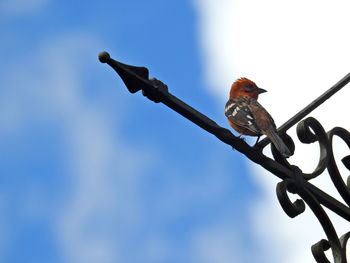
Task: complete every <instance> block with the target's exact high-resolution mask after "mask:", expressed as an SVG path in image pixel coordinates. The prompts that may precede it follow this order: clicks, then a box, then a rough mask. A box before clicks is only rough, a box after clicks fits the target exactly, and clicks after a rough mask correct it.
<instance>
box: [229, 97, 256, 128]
mask: <svg viewBox="0 0 350 263" xmlns="http://www.w3.org/2000/svg"><path fill="white" fill-rule="evenodd" d="M249 103H250V101H249V99H242V98H240V99H239V100H236V99H230V100H229V101H228V102H227V103H226V106H225V116H226V117H227V118H228V119H229V120H230V121H231V122H233V123H234V124H236V125H238V126H241V127H244V128H246V129H248V130H250V131H252V132H254V133H256V134H261V129H260V128H259V126H258V125H257V123H256V120H255V118H254V115H253V114H252V112H251V109H250V105H249Z"/></svg>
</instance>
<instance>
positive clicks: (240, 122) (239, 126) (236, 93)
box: [225, 78, 291, 157]
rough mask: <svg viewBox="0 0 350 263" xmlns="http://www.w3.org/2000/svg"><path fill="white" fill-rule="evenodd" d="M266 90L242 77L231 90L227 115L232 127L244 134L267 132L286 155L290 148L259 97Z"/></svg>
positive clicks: (287, 155)
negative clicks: (280, 135) (260, 102)
mask: <svg viewBox="0 0 350 263" xmlns="http://www.w3.org/2000/svg"><path fill="white" fill-rule="evenodd" d="M264 92H266V90H264V89H261V88H259V87H258V86H257V85H256V84H255V83H254V82H253V81H251V80H249V79H247V78H240V79H238V80H237V81H236V82H234V83H233V84H232V86H231V90H230V98H229V100H228V102H227V103H226V106H225V115H226V117H227V118H228V122H229V124H230V125H231V127H232V128H233V129H234V130H236V131H237V132H238V133H240V134H242V135H249V136H258V139H257V141H256V143H257V142H258V140H259V138H260V136H261V135H262V134H265V135H266V136H267V137H268V138H269V139H270V140H271V142H272V143H273V144H274V145H275V147H276V148H277V150H278V151H279V152H280V153H281V154H282V155H283V156H285V157H289V156H290V155H291V152H290V150H289V149H288V147H287V146H286V145H285V144H284V142H283V141H282V139H281V138H280V137H279V135H278V134H277V130H276V125H275V122H274V121H273V119H272V117H271V115H270V114H269V113H268V112H267V111H266V110H265V109H264V107H263V106H261V105H260V104H259V103H258V101H257V99H258V96H259V94H261V93H264Z"/></svg>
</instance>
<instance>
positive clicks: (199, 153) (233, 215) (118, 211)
mask: <svg viewBox="0 0 350 263" xmlns="http://www.w3.org/2000/svg"><path fill="white" fill-rule="evenodd" d="M349 8H350V4H349V3H348V2H347V1H345V0H344V1H341V0H336V1H330V0H329V1H326V0H325V1H315V0H308V1H301V0H296V1H293V2H290V1H277V0H267V1H258V0H249V1H247V0H244V1H243V0H235V1H229V0H166V1H165V0H148V1H141V0H130V1H119V0H117V1H108V0H102V1H99V2H98V3H96V2H95V1H73V2H72V1H67V0H62V1H54V0H2V1H1V2H0V34H1V36H2V41H1V42H0V58H1V61H2V62H3V63H1V64H0V72H1V73H0V92H1V93H0V94H1V96H0V156H1V158H0V171H1V175H2V176H1V184H0V231H1V233H2V234H1V236H0V260H1V261H2V262H13V263H17V262H36V263H40V262H53V263H83V262H84V263H95V262H101V263H115V262H126V263H128V262H140V263H147V262H170V263H171V262H184V263H186V262H191V263H192V262H193V263H196V262H198V263H202V262H203V263H212V262H222V263H226V262H262V263H274V262H286V263H292V262H313V258H312V255H311V251H310V247H311V245H312V244H314V243H316V242H318V241H319V240H320V239H322V238H325V236H324V233H323V231H322V229H321V227H320V225H319V224H318V222H317V219H316V218H315V217H314V216H313V215H312V213H311V212H310V210H309V209H307V211H306V212H305V213H303V214H302V215H300V216H298V217H297V218H295V219H290V218H289V217H288V216H287V215H286V214H285V213H284V212H283V210H282V209H281V207H280V206H279V204H278V201H277V198H276V195H275V187H276V184H277V183H278V179H277V178H276V177H275V176H274V175H272V174H269V173H268V172H266V171H264V170H263V169H262V168H260V167H259V166H257V165H255V164H253V163H252V162H250V161H249V160H247V159H246V158H245V157H244V156H243V155H242V154H240V153H239V152H237V151H233V150H232V149H231V148H230V147H229V146H227V145H224V144H223V143H221V142H220V141H218V140H217V139H216V138H215V137H214V136H212V135H210V134H207V133H206V132H204V131H203V130H201V129H200V128H198V127H196V126H195V125H194V124H192V123H191V122H189V121H188V120H186V119H184V118H183V117H181V116H180V115H178V114H176V113H175V112H173V111H171V110H170V109H168V108H167V107H166V106H164V105H162V104H156V103H153V102H151V101H149V100H147V99H146V98H145V97H143V96H142V94H141V93H140V92H139V93H136V94H130V93H128V91H127V89H126V88H125V86H124V84H123V83H122V81H121V80H120V79H119V77H118V76H117V75H116V73H115V72H114V71H113V70H112V69H111V68H109V67H108V66H106V65H105V64H101V63H100V62H99V61H98V59H97V55H98V53H99V52H101V51H104V50H105V51H108V52H109V53H110V54H111V56H112V57H113V58H114V59H116V60H118V61H121V62H123V63H126V64H130V65H136V66H145V67H147V68H148V69H149V71H150V77H156V78H157V79H160V80H161V81H163V82H164V83H166V84H167V85H168V87H169V91H170V92H171V93H172V94H174V95H175V96H177V97H178V98H180V99H182V100H184V101H185V102H186V103H188V104H190V105H191V106H193V107H195V108H196V109H198V110H199V111H201V112H202V113H204V114H206V115H207V116H208V117H210V118H212V119H213V120H215V121H216V122H217V123H218V124H219V125H222V126H224V127H228V124H227V121H226V119H225V116H224V114H223V108H224V105H225V102H226V100H227V93H228V90H229V87H230V85H231V83H232V82H233V81H234V80H235V79H237V78H239V77H242V76H245V77H248V78H251V79H252V80H254V81H255V82H256V83H257V84H258V86H260V87H261V88H264V89H266V90H268V93H266V95H265V94H264V95H263V96H261V98H259V101H260V102H261V103H262V104H263V105H264V106H265V107H266V108H267V109H268V110H269V112H270V113H271V114H272V116H273V117H274V119H275V121H276V123H277V125H281V124H282V123H283V122H284V121H286V120H287V119H288V118H290V117H291V116H292V115H293V114H295V113H296V112H297V111H299V110H300V109H301V108H302V107H304V106H305V105H307V104H308V103H309V102H311V101H312V100H313V99H315V98H316V97H317V96H318V95H319V94H321V93H322V92H324V91H325V90H327V89H328V88H329V87H330V86H332V85H333V84H334V83H336V82H337V81H338V80H339V79H341V78H342V77H343V76H344V75H346V74H347V73H348V72H349V71H350V70H349V69H350V53H349V52H348V46H349V44H350V37H349V36H348V34H346V32H347V30H348V29H347V25H348V24H349V22H350V21H349V20H350V18H349V17H348V15H347V10H349ZM348 96H350V91H348V88H347V87H345V88H344V89H343V90H342V91H340V92H339V94H336V95H335V96H334V97H333V98H332V99H330V100H329V101H327V102H326V103H324V104H323V105H322V106H321V107H320V108H319V109H317V110H316V111H315V112H313V113H312V116H314V117H316V118H317V119H318V120H319V121H320V122H321V123H322V125H323V126H324V127H325V129H326V130H329V129H331V128H333V127H334V126H341V127H344V128H348V127H350V122H349V120H348V119H347V118H344V116H346V109H347V107H346V98H347V97H348ZM334 106H336V107H334ZM290 135H291V136H292V137H293V138H294V139H295V142H296V145H297V146H296V154H295V156H293V157H291V159H290V160H291V162H292V163H294V164H296V165H299V166H300V167H301V168H302V169H303V170H304V171H306V172H311V171H312V170H313V169H314V167H315V165H316V164H317V158H318V152H317V151H318V149H317V146H316V145H302V144H301V143H300V142H299V141H298V139H297V138H296V135H295V128H292V129H291V131H290ZM335 140H336V139H335ZM247 141H248V142H249V143H253V140H250V139H247ZM337 142H338V144H337V146H336V149H337V150H338V151H337V152H339V154H337V155H336V156H339V157H342V156H344V155H345V154H346V151H347V149H346V146H345V144H344V143H342V142H341V141H340V140H337ZM266 154H269V152H268V151H267V152H266ZM342 171H343V172H344V174H347V171H345V169H342ZM314 181H315V184H316V185H318V186H319V187H320V188H321V189H323V190H325V191H327V192H330V193H332V194H334V195H335V196H336V197H338V195H337V193H336V191H335V190H334V187H332V184H331V182H330V180H329V179H328V178H327V175H326V174H324V175H322V176H320V178H317V179H315V180H314ZM292 198H294V197H292ZM329 214H330V216H331V217H332V219H333V220H334V222H335V225H336V226H337V230H338V231H339V232H338V235H339V236H341V235H342V234H344V233H345V232H346V231H348V229H349V228H348V226H349V223H348V222H345V221H344V220H342V219H339V218H337V217H335V216H334V215H333V214H332V213H329ZM327 255H328V256H329V257H330V258H331V255H330V254H329V253H328V254H327Z"/></svg>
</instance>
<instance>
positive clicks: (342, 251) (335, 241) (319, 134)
mask: <svg viewBox="0 0 350 263" xmlns="http://www.w3.org/2000/svg"><path fill="white" fill-rule="evenodd" d="M99 60H100V62H102V63H107V64H108V65H109V66H111V67H112V68H113V69H114V70H115V71H116V72H117V73H118V74H119V76H120V77H121V79H122V80H123V82H124V83H125V85H126V87H127V88H128V90H129V91H130V92H131V93H136V92H137V91H139V90H142V94H143V95H144V96H145V97H147V98H148V99H150V100H152V101H154V102H156V103H159V102H161V103H163V104H165V105H166V106H168V107H169V108H171V109H173V110H174V111H176V112H177V113H179V114H181V115H182V116H184V117H185V118H187V119H188V120H190V121H191V122H193V123H195V124H196V125H198V126H199V127H201V128H202V129H204V130H205V131H207V132H209V133H211V134H213V135H214V136H216V137H217V138H218V139H219V140H221V141H222V142H224V143H226V144H228V145H230V146H232V148H234V149H236V150H237V151H239V152H241V153H243V154H244V155H245V156H246V157H248V158H249V159H250V160H251V161H253V162H255V163H257V164H259V165H261V166H262V167H264V168H265V169H266V170H268V171H270V172H271V173H273V174H274V175H276V176H277V177H279V178H280V179H281V180H282V181H281V182H279V183H278V184H277V187H276V193H277V198H278V201H279V203H280V204H281V207H282V209H283V210H284V211H285V213H286V214H287V215H288V216H289V217H291V218H293V217H296V216H298V215H299V214H301V213H303V212H304V211H305V203H306V204H307V206H308V207H309V208H310V209H311V211H312V212H313V214H314V215H315V216H316V218H317V220H318V221H319V222H320V224H321V226H322V228H323V230H324V232H325V234H326V237H327V239H322V240H320V241H319V242H318V243H316V244H314V245H313V246H312V247H311V251H312V254H313V256H314V258H315V260H316V262H318V263H328V262H330V261H329V259H328V258H327V257H326V255H325V251H326V250H328V249H331V251H332V255H333V262H334V263H346V262H348V261H347V259H346V245H347V242H348V240H349V239H350V232H348V233H345V234H344V235H343V236H341V237H340V238H339V237H338V235H337V233H336V230H335V228H334V226H333V224H332V222H331V220H330V219H329V217H328V216H327V214H326V212H325V210H324V207H326V208H328V209H329V210H331V211H333V212H334V213H336V214H337V215H338V216H341V217H342V218H344V219H345V220H347V221H349V222H350V208H349V206H350V176H349V177H348V178H347V180H346V182H345V181H344V180H343V178H342V176H341V174H340V172H339V169H338V167H337V164H336V162H335V159H334V153H333V138H334V136H337V137H339V138H340V139H342V140H343V141H344V142H345V143H346V144H347V146H348V147H349V148H350V133H349V132H348V131H347V130H345V129H343V128H340V127H335V128H333V129H332V130H330V131H328V132H326V131H325V130H324V128H323V127H322V125H321V124H320V123H319V122H318V121H317V120H316V119H314V118H312V117H307V118H305V117H306V116H307V115H308V114H309V113H310V112H312V111H313V110H314V109H315V108H317V107H318V106H319V105H321V104H322V103H323V102H324V101H326V100H327V99H328V98H330V97H331V96H332V95H334V94H335V93H336V92H337V91H339V90H340V89H341V88H343V87H344V86H345V85H346V84H348V83H349V82H350V73H349V74H347V75H346V76H345V77H344V78H343V79H341V80H340V81H339V82H337V83H336V84H335V85H334V86H333V87H331V88H330V89H329V90H327V91H326V92H325V93H324V94H322V95H321V96H319V97H318V98H317V99H316V100H314V101H313V102H311V103H310V104H309V105H308V106H306V107H305V108H304V109H302V110H301V111H299V112H298V113H297V114H296V115H295V116H293V117H292V118H291V119H289V120H288V121H287V122H285V123H284V124H283V125H282V126H281V127H280V128H278V133H279V135H280V136H281V137H282V139H283V140H284V141H285V143H286V144H287V146H288V147H289V149H291V151H292V153H293V154H294V150H295V145H294V142H293V140H292V139H291V137H290V136H289V135H288V134H287V133H286V132H287V131H288V130H289V129H290V128H291V127H293V126H294V125H295V124H297V129H296V130H297V136H298V139H299V140H300V141H301V142H302V143H306V144H310V143H316V142H317V143H318V144H319V151H320V157H319V162H318V164H317V166H316V168H315V169H314V171H313V172H312V173H303V172H302V170H301V169H300V168H299V167H297V166H295V165H292V164H290V163H289V162H288V160H287V159H286V158H284V157H283V156H282V155H281V154H280V153H279V152H278V151H277V150H276V148H275V147H274V146H273V144H271V151H272V155H273V159H272V158H270V157H268V156H266V155H264V154H263V153H262V150H263V149H264V148H265V147H266V146H267V145H268V144H269V143H270V141H269V139H268V138H264V139H263V140H261V141H260V142H259V143H258V144H257V145H256V146H254V147H251V146H249V145H248V144H247V143H246V142H245V141H244V140H242V139H241V138H239V137H236V136H234V135H233V134H232V133H231V131H230V130H228V129H226V128H223V127H221V126H219V125H218V124H217V123H216V122H215V121H213V120H211V119H210V118H208V117H207V116H205V115H204V114H202V113H200V112H199V111H197V110H196V109H194V108H192V107H191V106H189V105H188V104H186V103H184V102H183V101H182V100H180V99H178V98H177V97H175V96H174V95H172V94H171V93H170V92H169V91H168V87H167V86H166V85H165V84H164V83H163V82H161V81H160V80H157V79H155V78H151V79H149V72H148V69H147V68H145V67H135V66H130V65H126V64H123V63H120V62H118V61H115V60H114V59H112V58H111V57H110V55H109V54H108V53H107V52H101V53H100V54H99ZM304 118H305V119H304ZM342 162H343V164H344V166H345V167H346V168H347V169H348V170H350V155H348V156H345V157H344V158H343V159H342ZM326 169H327V171H328V173H329V175H330V178H331V180H332V182H333V184H334V186H335V187H336V189H337V190H338V192H339V194H340V196H341V198H342V199H343V201H339V200H337V199H335V198H334V197H332V196H330V195H329V194H327V193H326V192H324V191H322V190H321V189H319V188H317V187H316V186H314V185H313V184H311V183H310V182H309V181H310V180H311V179H313V178H315V177H317V176H319V175H320V174H322V173H323V172H324V171H325V170H326ZM288 192H289V193H291V194H296V195H298V196H299V197H300V198H301V199H297V200H296V201H294V202H292V201H291V200H290V199H289V196H288ZM349 263H350V262H349Z"/></svg>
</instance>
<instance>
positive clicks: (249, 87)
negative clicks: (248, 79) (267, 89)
mask: <svg viewBox="0 0 350 263" xmlns="http://www.w3.org/2000/svg"><path fill="white" fill-rule="evenodd" d="M254 88H255V87H254V85H253V84H248V85H247V86H246V87H245V89H244V90H245V91H246V92H253V91H254Z"/></svg>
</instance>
